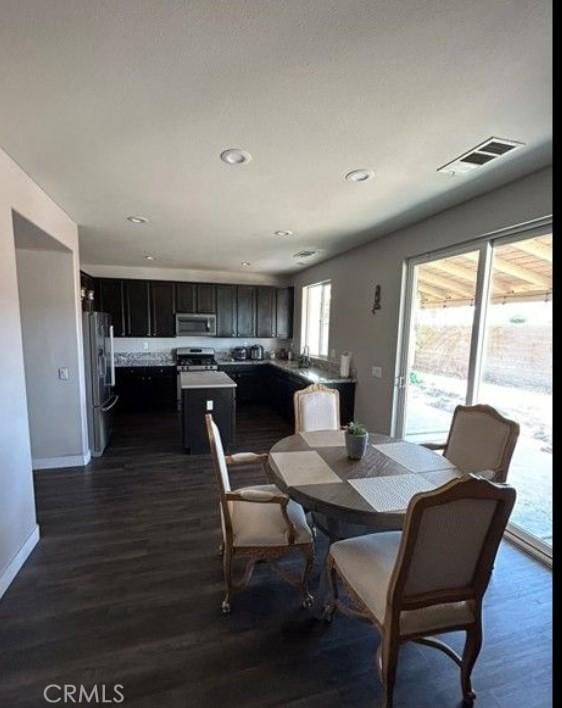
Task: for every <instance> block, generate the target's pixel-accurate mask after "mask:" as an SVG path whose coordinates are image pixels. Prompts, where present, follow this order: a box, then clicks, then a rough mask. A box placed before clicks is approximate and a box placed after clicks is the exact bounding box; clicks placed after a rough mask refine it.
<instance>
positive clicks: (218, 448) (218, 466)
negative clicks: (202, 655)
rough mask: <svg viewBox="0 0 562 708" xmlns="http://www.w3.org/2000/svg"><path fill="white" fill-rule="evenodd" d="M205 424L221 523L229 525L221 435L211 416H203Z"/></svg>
mask: <svg viewBox="0 0 562 708" xmlns="http://www.w3.org/2000/svg"><path fill="white" fill-rule="evenodd" d="M205 424H206V426H207V435H208V436H209V445H210V447H211V456H212V458H213V467H214V469H215V476H216V479H217V485H218V487H219V494H220V504H221V510H222V514H223V521H224V522H225V523H227V526H228V525H229V520H230V512H229V509H228V504H227V501H226V493H227V492H230V477H229V476H228V467H227V464H226V458H225V456H224V448H223V446H222V440H221V434H220V431H219V428H218V426H217V424H216V423H215V421H214V420H213V416H212V415H211V414H210V413H207V414H206V415H205Z"/></svg>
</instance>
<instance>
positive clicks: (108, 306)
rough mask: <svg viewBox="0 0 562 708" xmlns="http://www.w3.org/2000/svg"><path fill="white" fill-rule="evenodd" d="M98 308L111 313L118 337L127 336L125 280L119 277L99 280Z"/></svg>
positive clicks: (114, 329)
mask: <svg viewBox="0 0 562 708" xmlns="http://www.w3.org/2000/svg"><path fill="white" fill-rule="evenodd" d="M96 308H97V309H98V310H99V311H100V312H108V313H109V314H110V315H111V323H112V325H113V331H114V334H115V336H116V337H126V336H127V331H126V323H125V294H124V286H123V281H122V280H119V279H117V278H100V279H98V280H97V294H96Z"/></svg>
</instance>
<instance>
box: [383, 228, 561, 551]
mask: <svg viewBox="0 0 562 708" xmlns="http://www.w3.org/2000/svg"><path fill="white" fill-rule="evenodd" d="M551 295H552V236H551V234H550V233H548V232H546V231H545V229H542V230H541V231H539V232H530V233H529V232H528V233H527V234H513V235H511V236H508V237H503V238H498V239H487V240H486V239H480V240H479V241H478V242H476V243H475V244H474V245H469V246H466V247H464V248H461V249H457V250H455V251H452V252H445V253H437V254H434V255H431V254H430V255H427V256H424V257H423V258H418V259H413V260H412V261H411V262H410V263H409V264H408V270H407V282H406V298H405V309H404V322H403V342H402V354H401V363H400V369H399V376H398V380H397V394H398V395H397V398H396V403H397V405H396V408H395V411H396V418H395V420H396V423H395V433H396V434H397V435H398V436H400V437H406V438H407V439H409V440H412V441H415V442H424V441H435V442H438V441H444V440H445V439H446V437H447V433H448V430H449V426H450V422H451V416H452V413H453V410H454V408H455V406H456V405H458V404H459V403H466V404H469V405H471V404H474V403H479V402H480V403H488V404H490V405H491V406H493V407H494V408H496V409H497V410H499V411H500V412H501V413H503V414H504V415H506V416H507V417H509V418H511V419H513V420H516V421H517V422H518V423H519V425H520V426H521V434H520V437H519V440H518V443H517V446H516V449H515V453H514V456H513V460H512V463H511V468H510V472H509V481H510V482H511V483H512V484H513V485H514V486H515V487H516V489H517V493H518V497H517V503H516V507H515V510H514V513H513V515H512V526H513V529H512V530H513V531H514V532H515V533H518V534H520V535H521V536H522V537H523V538H524V539H525V540H526V541H527V542H529V541H532V542H533V544H534V545H536V546H537V547H540V548H541V549H542V550H543V551H544V550H545V549H546V551H547V552H548V548H549V547H551V546H552V303H551Z"/></svg>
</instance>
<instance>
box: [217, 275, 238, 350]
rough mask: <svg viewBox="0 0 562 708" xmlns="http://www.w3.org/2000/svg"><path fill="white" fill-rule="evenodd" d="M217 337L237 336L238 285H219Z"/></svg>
mask: <svg viewBox="0 0 562 708" xmlns="http://www.w3.org/2000/svg"><path fill="white" fill-rule="evenodd" d="M216 297H217V337H236V331H237V321H236V285H217V289H216Z"/></svg>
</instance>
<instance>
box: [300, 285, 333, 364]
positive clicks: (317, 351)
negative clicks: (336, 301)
mask: <svg viewBox="0 0 562 708" xmlns="http://www.w3.org/2000/svg"><path fill="white" fill-rule="evenodd" d="M331 289H332V284H331V282H330V281H329V280H325V281H324V282H323V283H315V284H314V285H306V286H305V287H304V288H303V289H302V344H303V346H308V353H309V354H310V356H317V357H326V358H327V357H328V334H329V329H330V295H331Z"/></svg>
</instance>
